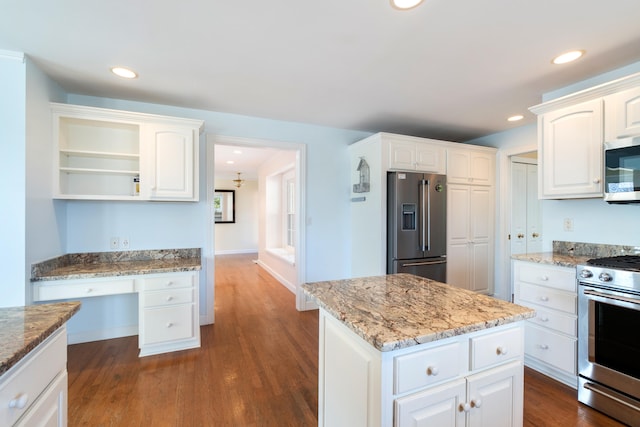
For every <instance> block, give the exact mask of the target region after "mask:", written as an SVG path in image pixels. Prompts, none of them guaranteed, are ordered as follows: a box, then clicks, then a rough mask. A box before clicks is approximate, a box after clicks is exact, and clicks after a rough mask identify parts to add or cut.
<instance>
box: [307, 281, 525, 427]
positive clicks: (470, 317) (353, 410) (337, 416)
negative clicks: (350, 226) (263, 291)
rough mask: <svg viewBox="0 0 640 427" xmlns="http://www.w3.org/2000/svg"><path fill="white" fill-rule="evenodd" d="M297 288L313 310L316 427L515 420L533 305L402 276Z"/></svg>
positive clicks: (514, 423)
mask: <svg viewBox="0 0 640 427" xmlns="http://www.w3.org/2000/svg"><path fill="white" fill-rule="evenodd" d="M303 289H304V290H305V292H306V293H307V295H309V296H310V297H311V298H312V299H314V300H315V301H317V303H318V305H319V306H320V323H319V324H320V345H319V353H320V354H319V378H318V385H319V395H318V411H319V414H318V423H319V425H320V426H332V427H333V426H409V425H422V424H420V423H427V424H428V425H437V426H447V425H451V426H454V425H455V426H461V425H474V426H475V425H485V426H500V425H504V426H518V425H521V424H522V398H523V384H522V383H523V338H524V334H523V325H522V323H523V321H524V320H525V319H528V318H531V317H533V316H534V315H535V312H534V311H533V310H532V309H529V308H526V307H522V306H518V305H515V304H511V303H508V302H505V301H501V300H498V299H495V298H491V297H488V296H485V295H480V294H477V293H474V292H470V291H466V290H463V289H459V288H455V287H452V286H449V285H445V284H443V283H439V282H435V281H432V280H429V279H424V278H421V277H417V276H412V275H409V274H393V275H387V276H375V277H367V278H357V279H347V280H337V281H326V282H317V283H308V284H305V285H303ZM427 424H425V425H427Z"/></svg>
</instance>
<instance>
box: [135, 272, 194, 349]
mask: <svg viewBox="0 0 640 427" xmlns="http://www.w3.org/2000/svg"><path fill="white" fill-rule="evenodd" d="M138 289H139V302H140V304H139V312H138V313H139V339H138V345H139V347H140V357H142V356H148V355H152V354H158V353H166V352H168V351H176V350H185V349H189V348H197V347H200V324H199V312H198V275H197V273H171V274H162V275H156V276H148V277H144V278H141V279H139V284H138Z"/></svg>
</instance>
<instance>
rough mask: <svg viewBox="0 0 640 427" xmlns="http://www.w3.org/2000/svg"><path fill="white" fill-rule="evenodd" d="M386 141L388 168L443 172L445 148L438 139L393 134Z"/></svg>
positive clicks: (444, 167)
mask: <svg viewBox="0 0 640 427" xmlns="http://www.w3.org/2000/svg"><path fill="white" fill-rule="evenodd" d="M386 142H387V144H388V147H389V169H390V170H407V171H416V172H432V173H440V174H444V173H445V170H446V164H445V156H446V154H445V148H444V146H442V145H440V142H439V141H432V140H429V139H424V138H414V137H408V136H401V135H393V136H388V137H387V138H386Z"/></svg>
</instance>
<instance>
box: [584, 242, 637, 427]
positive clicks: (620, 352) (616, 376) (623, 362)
mask: <svg viewBox="0 0 640 427" xmlns="http://www.w3.org/2000/svg"><path fill="white" fill-rule="evenodd" d="M577 272H578V285H579V286H578V374H579V377H578V400H579V401H580V402H583V403H585V404H587V405H589V406H591V407H593V408H595V409H598V410H599V411H601V412H604V413H606V414H608V415H610V416H611V417H613V418H616V419H618V420H620V421H622V422H624V423H627V424H629V425H632V426H640V256H635V255H627V256H617V257H609V258H599V259H591V260H589V261H588V262H587V264H586V265H579V266H578V268H577Z"/></svg>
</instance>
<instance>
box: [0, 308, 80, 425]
mask: <svg viewBox="0 0 640 427" xmlns="http://www.w3.org/2000/svg"><path fill="white" fill-rule="evenodd" d="M79 309H80V303H79V302H66V303H57V304H42V305H30V306H26V307H10V308H0V342H2V346H0V403H1V404H0V425H3V426H10V425H14V424H17V425H35V423H36V422H37V423H38V425H45V424H46V425H56V426H64V425H66V424H67V334H66V326H65V323H66V322H67V320H69V319H70V318H71V316H73V315H74V314H75V313H76V312H77V311H78V310H79Z"/></svg>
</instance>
